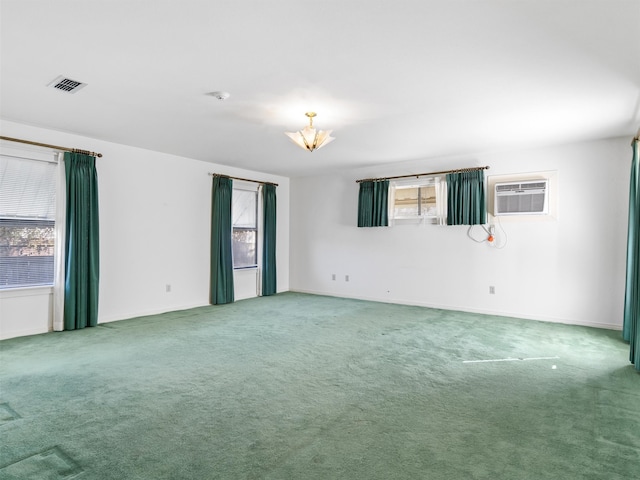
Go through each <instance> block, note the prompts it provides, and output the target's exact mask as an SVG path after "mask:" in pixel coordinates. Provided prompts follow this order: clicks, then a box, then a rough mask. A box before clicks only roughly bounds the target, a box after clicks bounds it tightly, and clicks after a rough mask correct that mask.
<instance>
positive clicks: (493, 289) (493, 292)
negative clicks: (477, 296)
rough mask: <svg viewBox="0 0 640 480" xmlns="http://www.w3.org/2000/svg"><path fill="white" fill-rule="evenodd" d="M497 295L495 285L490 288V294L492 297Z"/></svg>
mask: <svg viewBox="0 0 640 480" xmlns="http://www.w3.org/2000/svg"><path fill="white" fill-rule="evenodd" d="M495 293H496V287H494V286H493V285H490V286H489V294H491V295H495Z"/></svg>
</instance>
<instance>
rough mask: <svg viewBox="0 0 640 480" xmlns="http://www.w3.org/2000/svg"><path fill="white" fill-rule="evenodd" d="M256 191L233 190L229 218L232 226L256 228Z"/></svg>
mask: <svg viewBox="0 0 640 480" xmlns="http://www.w3.org/2000/svg"><path fill="white" fill-rule="evenodd" d="M257 199H258V192H257V191H250V190H236V189H234V190H233V198H232V200H231V220H232V222H233V226H234V227H240V228H256V217H257V215H256V214H257Z"/></svg>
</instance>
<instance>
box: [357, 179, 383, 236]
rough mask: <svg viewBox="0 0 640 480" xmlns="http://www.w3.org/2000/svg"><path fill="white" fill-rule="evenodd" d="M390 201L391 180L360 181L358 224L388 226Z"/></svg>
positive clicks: (361, 225) (363, 225)
mask: <svg viewBox="0 0 640 480" xmlns="http://www.w3.org/2000/svg"><path fill="white" fill-rule="evenodd" d="M388 202H389V180H370V181H364V182H360V192H359V194H358V226H359V227H386V226H388V225H389V211H388Z"/></svg>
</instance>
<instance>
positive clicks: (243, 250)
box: [231, 188, 258, 268]
mask: <svg viewBox="0 0 640 480" xmlns="http://www.w3.org/2000/svg"><path fill="white" fill-rule="evenodd" d="M231 218H232V222H233V234H232V235H233V242H232V243H233V268H253V267H257V266H258V191H257V189H254V190H250V189H247V190H245V189H242V188H234V189H233V195H232V198H231Z"/></svg>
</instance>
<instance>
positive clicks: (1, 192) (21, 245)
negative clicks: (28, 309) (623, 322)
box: [0, 155, 56, 289]
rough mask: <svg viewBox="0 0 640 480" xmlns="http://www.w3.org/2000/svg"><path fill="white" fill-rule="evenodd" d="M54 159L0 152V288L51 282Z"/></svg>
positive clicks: (52, 267) (54, 181) (54, 203)
mask: <svg viewBox="0 0 640 480" xmlns="http://www.w3.org/2000/svg"><path fill="white" fill-rule="evenodd" d="M55 196H56V165H55V163H50V162H43V161H37V160H29V159H25V158H15V157H9V156H5V155H0V289H3V288H15V287H28V286H35V285H53V270H54V266H53V255H54V239H55V233H54V225H55V223H54V220H55V208H56V202H55Z"/></svg>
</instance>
